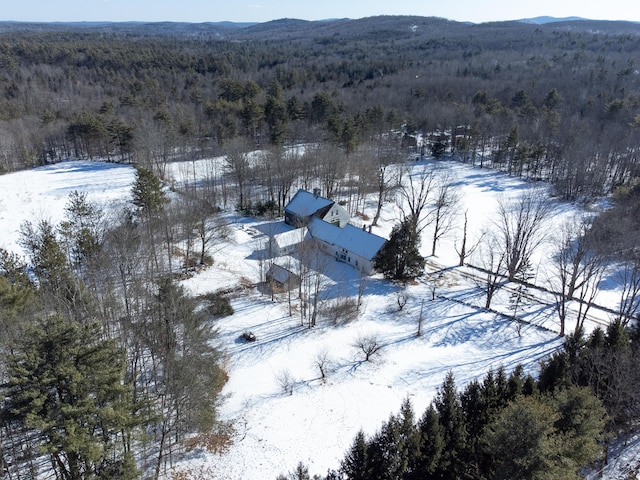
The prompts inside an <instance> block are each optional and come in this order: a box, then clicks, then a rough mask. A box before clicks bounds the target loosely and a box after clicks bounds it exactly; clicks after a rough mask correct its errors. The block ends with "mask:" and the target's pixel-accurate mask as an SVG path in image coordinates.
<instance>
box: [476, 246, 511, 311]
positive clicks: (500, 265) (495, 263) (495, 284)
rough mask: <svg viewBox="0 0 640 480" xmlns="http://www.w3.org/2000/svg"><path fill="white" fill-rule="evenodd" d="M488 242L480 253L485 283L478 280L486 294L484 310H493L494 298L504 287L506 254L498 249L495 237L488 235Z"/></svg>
mask: <svg viewBox="0 0 640 480" xmlns="http://www.w3.org/2000/svg"><path fill="white" fill-rule="evenodd" d="M485 238H486V241H485V242H484V243H483V244H482V246H481V247H480V250H479V251H478V261H479V263H480V268H479V269H480V271H481V272H482V275H483V276H484V277H483V278H484V281H481V280H480V279H478V286H479V287H480V288H482V289H483V290H484V292H485V294H486V300H485V304H484V308H487V309H489V308H491V301H492V300H493V296H494V295H495V293H496V292H497V291H498V290H499V289H500V287H501V286H502V279H503V273H504V268H505V256H506V254H505V252H504V251H502V250H501V249H499V248H498V242H497V240H496V239H495V237H493V236H490V235H487V236H485Z"/></svg>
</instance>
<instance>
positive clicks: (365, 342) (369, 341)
mask: <svg viewBox="0 0 640 480" xmlns="http://www.w3.org/2000/svg"><path fill="white" fill-rule="evenodd" d="M353 346H354V347H355V348H357V349H358V350H360V351H361V352H362V353H364V361H365V362H368V361H369V360H371V357H373V356H374V355H375V354H377V353H378V352H379V351H380V350H381V349H382V347H383V346H384V345H383V344H382V341H381V340H380V337H378V335H375V334H369V335H359V336H358V338H356V340H355V342H353Z"/></svg>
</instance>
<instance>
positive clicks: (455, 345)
mask: <svg viewBox="0 0 640 480" xmlns="http://www.w3.org/2000/svg"><path fill="white" fill-rule="evenodd" d="M193 166H194V167H198V166H197V165H196V164H193ZM443 166H444V168H447V169H449V170H450V172H451V174H452V175H455V176H456V177H457V178H458V180H459V188H460V194H461V205H460V208H459V211H460V212H463V211H464V210H467V209H468V212H469V213H468V217H469V237H470V239H474V238H477V237H478V235H479V234H480V231H481V230H483V229H485V228H491V225H492V221H493V219H492V214H493V212H495V210H496V205H497V199H498V198H499V197H500V196H504V197H507V198H508V197H515V196H517V195H519V194H520V193H521V192H522V191H523V189H526V188H528V185H526V184H524V183H523V182H520V181H518V180H517V179H513V178H510V177H507V176H505V175H503V174H500V173H497V172H493V171H488V170H481V169H473V168H470V167H468V166H464V165H461V164H456V163H443ZM421 167H422V166H421V165H416V166H415V168H416V169H420V168H421ZM200 170H201V171H202V170H206V169H204V168H202V167H200ZM173 171H174V175H176V176H178V177H179V176H182V175H191V173H190V172H189V168H188V166H187V165H186V164H182V165H180V166H179V167H177V166H176V167H174V168H173ZM132 180H133V169H132V168H131V167H129V166H122V165H116V164H107V163H94V162H66V163H61V164H57V165H52V166H48V167H44V168H39V169H35V170H32V171H26V172H19V173H15V174H11V175H5V176H0V192H1V196H0V231H1V232H2V237H0V247H4V248H8V249H11V250H15V251H20V250H19V247H18V246H17V243H16V241H17V238H18V229H19V225H20V223H21V222H22V221H23V220H29V219H30V220H33V219H38V218H48V219H51V220H52V221H54V222H57V221H58V220H60V218H61V217H62V213H63V208H64V204H65V203H66V198H67V195H68V194H69V193H70V192H71V191H73V190H78V191H82V192H86V193H87V194H88V196H89V198H90V199H91V200H94V201H97V202H98V203H101V204H102V205H104V206H108V207H113V208H119V207H120V206H122V205H123V204H124V202H126V201H127V200H128V199H129V198H130V188H131V182H132ZM576 212H577V209H576V207H575V206H573V205H569V204H558V205H557V209H556V211H555V213H554V215H553V216H552V218H551V219H550V223H549V226H548V230H549V231H550V232H551V231H553V230H556V229H557V226H558V222H561V221H562V220H563V219H566V218H571V217H572V216H573V215H576V214H577V213H576ZM364 213H366V214H369V215H370V216H372V215H373V213H374V203H373V199H372V201H371V203H369V204H367V208H366V209H365V212H364ZM398 215H399V213H398V208H397V206H396V205H394V204H393V203H390V204H388V205H387V206H386V207H385V209H384V210H383V214H382V217H381V221H380V225H381V226H380V227H379V228H377V230H376V229H374V233H377V234H379V235H382V236H388V234H389V232H390V230H391V227H392V226H393V224H394V223H395V222H396V221H397V220H398V218H399V217H398ZM229 220H230V221H231V227H232V240H231V241H230V242H228V243H227V244H225V245H222V246H220V248H217V249H216V251H215V252H214V261H215V263H214V265H213V266H212V267H211V268H209V269H207V270H204V271H202V272H200V273H199V274H197V275H196V276H194V277H192V278H190V279H188V280H186V281H185V282H184V284H185V286H186V287H187V288H188V289H189V290H190V291H192V292H193V293H204V292H211V291H215V290H218V289H221V288H228V287H235V286H237V285H238V284H239V282H240V279H246V283H247V284H249V283H253V282H258V281H259V280H260V278H259V277H260V271H261V269H260V265H259V261H258V259H257V257H256V255H253V249H254V247H255V246H256V245H258V242H259V240H260V236H261V235H263V233H261V232H264V231H267V230H268V228H267V227H269V228H271V226H268V225H267V224H268V222H266V221H264V220H255V219H246V218H239V217H234V216H232V214H231V213H229ZM458 223H460V224H461V217H460V218H459V220H458ZM429 235H430V230H429V229H428V228H427V229H426V230H425V232H424V236H423V254H425V255H427V254H428V253H429V251H430V241H429ZM460 238H461V231H460V229H457V230H455V231H453V232H451V234H449V235H448V236H447V237H446V238H444V239H443V240H442V241H441V243H440V244H439V246H438V257H437V258H430V259H429V264H428V267H427V269H428V271H434V270H442V272H443V275H442V277H441V278H440V280H439V283H440V286H439V287H438V288H437V291H436V294H437V298H436V299H435V300H431V298H432V297H431V290H430V288H429V285H427V284H426V283H425V282H424V281H420V282H417V283H416V284H415V285H411V286H408V287H406V288H402V287H400V286H397V285H393V284H391V283H389V282H387V281H385V280H384V279H382V278H381V277H380V276H372V277H370V278H368V279H367V284H366V289H365V292H364V297H363V303H362V306H361V311H360V315H359V317H358V319H357V320H354V321H352V322H350V323H346V324H343V325H334V324H333V323H332V322H331V321H329V320H326V319H321V320H320V321H319V323H318V325H317V326H316V327H315V328H312V329H309V328H307V327H305V326H302V325H301V321H300V316H299V312H298V310H297V308H294V309H293V312H292V315H290V308H289V303H288V298H287V296H286V295H280V296H278V297H276V298H275V300H272V298H271V296H270V295H263V294H261V293H260V292H259V291H258V290H256V289H248V290H244V291H242V292H241V293H238V294H236V295H234V297H233V299H232V305H233V308H234V310H235V313H234V315H232V316H230V317H227V318H224V319H222V320H218V321H217V322H216V324H215V326H216V328H217V329H218V331H219V333H220V336H219V342H220V347H221V348H222V349H223V350H224V352H225V358H226V369H227V371H228V373H229V381H228V383H227V384H226V386H225V387H224V389H223V391H222V396H223V401H222V402H221V405H220V410H219V411H220V417H221V419H223V420H226V421H228V422H230V423H231V424H232V426H233V428H234V435H233V444H232V445H231V446H230V448H229V449H228V450H227V451H225V452H224V453H221V454H212V453H209V452H206V451H204V450H194V451H192V452H190V453H189V455H188V456H187V458H186V459H185V460H183V461H182V462H180V463H179V464H178V465H177V467H176V468H177V469H182V470H187V469H188V470H191V471H198V472H202V474H203V475H204V476H206V477H207V478H212V479H218V480H221V479H233V480H236V479H240V478H241V479H245V480H251V479H270V478H271V479H275V477H276V476H277V475H278V474H279V473H286V472H287V471H289V470H292V469H293V468H294V467H295V466H296V464H297V463H298V462H299V461H302V462H304V463H305V464H308V465H309V467H310V472H311V473H312V474H314V473H318V474H324V473H326V471H327V469H329V468H337V467H338V466H339V461H340V460H341V459H342V457H343V455H344V453H345V451H346V449H347V448H348V447H349V445H350V444H351V442H352V440H353V438H354V436H355V434H356V433H357V431H358V430H360V429H362V430H364V431H365V432H366V433H368V434H371V433H373V432H375V431H376V429H377V428H379V427H380V425H381V423H382V422H383V421H385V420H386V419H387V418H388V416H389V415H390V414H391V413H396V412H397V411H398V409H399V407H400V404H401V402H402V401H403V399H405V398H410V399H411V401H412V402H413V405H414V408H415V411H416V413H417V415H420V414H421V413H422V412H423V411H424V409H425V408H426V407H427V405H428V404H429V402H430V401H431V400H432V399H433V397H434V395H435V393H436V391H437V389H438V387H439V386H440V385H441V383H442V381H443V379H444V377H445V375H446V374H447V372H449V371H452V372H453V373H454V375H455V378H456V381H457V383H458V385H460V386H461V385H464V384H465V383H466V382H468V381H470V380H472V379H474V378H478V377H482V376H484V374H485V373H486V372H487V370H488V369H489V368H494V369H496V368H498V367H499V366H504V367H505V368H506V369H507V370H508V371H510V370H511V369H512V368H513V367H514V366H515V365H517V364H519V363H520V364H522V365H524V366H525V369H526V370H527V371H528V372H531V373H533V374H536V373H537V370H538V362H539V360H540V359H542V358H544V357H545V356H546V355H548V354H549V353H551V352H552V351H554V350H555V349H557V348H558V347H559V346H560V345H561V340H560V339H558V337H557V334H556V333H555V331H557V324H556V323H557V322H556V318H555V313H554V311H553V308H552V307H551V306H549V305H546V304H544V303H538V302H533V301H526V302H524V304H523V305H522V306H521V307H520V310H519V313H518V315H519V316H520V317H521V318H522V319H523V320H524V321H525V322H526V323H522V324H519V323H517V322H514V321H513V320H511V319H510V318H509V316H508V315H505V314H508V313H509V312H510V311H511V310H510V306H509V296H510V295H509V292H507V291H504V292H502V293H499V294H498V295H497V297H496V299H495V301H494V310H495V311H492V312H488V311H486V310H484V309H483V308H481V307H482V305H483V300H484V297H483V295H482V292H481V291H480V290H479V288H478V286H477V285H476V283H475V282H474V281H473V280H471V279H470V278H469V275H472V274H473V272H472V271H471V270H470V269H468V268H462V269H461V268H458V267H455V265H456V264H457V256H456V253H455V249H454V248H453V245H454V243H455V242H456V241H457V242H459V241H460ZM549 252H550V246H549V245H546V246H545V247H544V248H542V249H540V252H539V254H538V256H537V257H536V264H537V265H536V267H539V268H536V271H537V275H536V281H537V282H538V283H544V281H545V264H546V261H547V260H548V255H549ZM329 266H330V268H329V269H328V271H327V272H326V276H325V278H324V281H323V294H322V302H323V304H322V308H323V309H325V308H326V306H328V305H330V304H331V302H333V301H335V300H336V299H337V298H343V297H345V296H348V295H353V296H355V295H357V291H358V287H359V284H360V278H359V275H358V274H357V273H356V272H355V271H354V270H353V269H351V268H350V267H349V266H347V265H345V264H341V263H337V262H335V261H333V260H331V262H330V264H329ZM612 291H613V290H612ZM399 293H403V294H406V295H407V297H408V300H407V304H406V306H404V308H403V309H402V310H401V311H400V309H399V305H398V303H397V298H398V294H399ZM614 298H615V295H614V294H613V293H611V294H610V295H605V296H602V297H601V298H600V299H599V301H602V302H610V301H611V302H613V303H608V304H605V306H609V307H615V301H614V300H613V299H614ZM421 312H422V316H423V323H422V335H421V336H419V337H418V336H417V335H416V332H417V328H418V318H419V317H420V314H421ZM598 315H600V317H601V318H602V320H605V321H606V320H607V318H608V317H607V314H606V313H604V312H595V313H594V316H598ZM569 328H571V326H570V325H569ZM246 330H250V331H252V332H253V333H254V334H255V335H256V337H257V341H256V342H254V343H245V342H243V341H242V340H240V338H239V337H240V335H241V334H242V333H243V332H244V331H246ZM366 335H375V336H376V337H377V338H378V339H379V341H380V343H381V344H382V348H381V350H380V352H379V354H378V355H376V356H375V357H374V358H373V359H372V361H369V362H365V361H364V355H363V353H362V352H361V351H359V350H358V349H357V348H356V347H355V346H354V344H355V343H356V340H357V339H358V338H359V337H362V336H366ZM323 352H324V353H326V357H327V359H328V360H329V368H328V374H327V376H326V378H325V379H322V378H321V376H320V371H319V369H318V367H317V366H316V365H315V362H316V361H317V360H318V358H319V356H320V355H321V354H322V353H323ZM284 374H286V375H288V376H289V377H290V378H291V379H292V384H293V390H292V392H291V393H285V392H284V391H283V388H282V383H283V382H282V381H281V379H282V378H283V376H286V375H284ZM638 443H639V442H638V441H637V440H636V441H635V443H634V445H636V447H637V448H636V450H635V453H637V452H638V451H640V447H638ZM625 452H627V453H626V454H625V455H627V456H626V457H620V458H621V460H620V461H619V462H617V463H619V464H623V463H624V464H626V463H629V462H631V461H632V460H627V459H628V458H631V459H633V457H632V456H629V454H628V452H629V450H625ZM625 462H626V463H625ZM612 463H614V462H612ZM618 473H619V472H618ZM618 473H616V472H608V475H607V476H605V478H618V477H616V476H615V475H617V474H618Z"/></svg>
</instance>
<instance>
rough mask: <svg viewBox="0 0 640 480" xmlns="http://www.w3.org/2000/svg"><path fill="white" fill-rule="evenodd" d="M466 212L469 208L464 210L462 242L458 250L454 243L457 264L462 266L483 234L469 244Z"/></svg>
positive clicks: (467, 212)
mask: <svg viewBox="0 0 640 480" xmlns="http://www.w3.org/2000/svg"><path fill="white" fill-rule="evenodd" d="M468 214H469V210H465V211H464V223H463V226H462V244H461V245H460V249H459V250H458V247H457V245H454V248H455V249H456V253H457V254H458V266H460V267H462V266H464V262H465V261H466V260H467V258H468V257H470V256H471V255H473V252H475V251H476V249H477V248H478V247H479V246H480V244H481V242H482V239H483V236H484V234H482V235H480V237H479V238H477V239H476V240H475V241H474V243H472V244H471V246H469V234H468V231H467V222H468Z"/></svg>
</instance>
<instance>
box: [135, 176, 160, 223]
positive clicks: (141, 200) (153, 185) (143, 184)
mask: <svg viewBox="0 0 640 480" xmlns="http://www.w3.org/2000/svg"><path fill="white" fill-rule="evenodd" d="M132 195H133V204H134V205H135V206H136V207H137V208H138V209H139V210H140V211H141V212H143V214H144V215H145V216H146V217H152V216H154V215H155V214H157V213H158V212H160V211H161V210H162V208H163V207H164V205H165V203H167V198H166V195H165V193H164V191H163V190H162V184H161V183H160V179H159V178H158V176H157V175H156V174H155V173H153V171H151V170H149V169H148V168H144V167H136V179H135V182H134V184H133V187H132Z"/></svg>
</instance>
